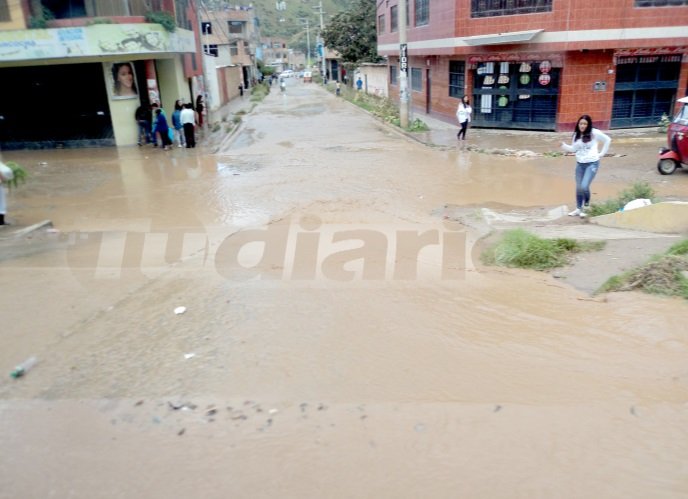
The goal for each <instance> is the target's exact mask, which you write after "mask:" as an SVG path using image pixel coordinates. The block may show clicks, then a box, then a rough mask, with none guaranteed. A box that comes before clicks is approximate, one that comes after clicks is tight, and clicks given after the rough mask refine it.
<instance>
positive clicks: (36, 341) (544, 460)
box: [0, 81, 688, 498]
mask: <svg viewBox="0 0 688 499" xmlns="http://www.w3.org/2000/svg"><path fill="white" fill-rule="evenodd" d="M290 83H291V86H290V88H289V89H288V92H287V95H286V96H283V95H275V94H273V95H271V96H269V97H268V99H267V100H266V101H265V102H264V103H263V104H262V105H261V106H259V107H258V108H257V109H256V111H255V112H254V113H253V114H251V115H249V116H247V117H245V124H244V127H243V129H242V131H241V132H240V133H239V135H238V136H236V137H235V138H234V139H233V140H227V141H225V143H223V144H222V147H221V149H220V151H219V152H218V153H217V154H211V153H210V149H209V148H207V149H203V148H200V149H198V150H195V151H187V150H183V149H179V150H173V151H169V152H163V151H156V150H153V149H133V148H126V149H124V148H122V149H110V150H107V149H105V150H79V151H66V150H65V151H31V152H29V151H25V152H15V153H12V154H9V153H6V154H5V155H4V157H5V159H6V160H7V159H13V160H16V161H18V162H20V163H22V164H24V165H26V166H27V167H28V169H29V170H30V173H31V182H30V183H29V184H28V185H27V186H26V187H24V188H22V189H21V190H17V191H15V192H13V193H12V195H11V196H10V199H9V205H10V218H11V219H12V218H13V219H14V220H15V221H16V222H17V223H19V224H29V223H33V222H34V221H38V220H41V219H45V218H50V219H51V220H52V221H53V223H54V225H55V228H56V229H57V231H56V232H49V233H43V234H36V235H34V236H33V237H31V238H30V239H28V240H25V241H23V242H21V243H18V242H15V243H13V244H12V245H8V244H7V243H6V242H5V243H3V246H2V254H3V256H2V258H0V286H1V287H2V289H3V298H4V305H5V307H4V310H3V314H2V317H3V318H2V324H3V326H2V330H1V331H2V332H1V334H0V344H1V346H2V348H0V366H3V368H4V369H5V371H7V372H9V370H10V369H11V368H12V367H13V366H14V364H15V363H16V362H18V361H20V360H22V359H24V358H26V357H28V356H30V355H36V356H37V357H38V359H39V363H38V365H37V366H36V367H35V368H34V369H33V370H32V371H30V372H29V373H28V374H27V375H26V376H25V377H24V378H21V379H19V380H11V379H10V378H9V377H7V376H5V377H4V378H2V380H1V381H0V396H1V397H2V399H1V400H0V434H1V435H2V437H1V439H2V444H3V450H4V451H3V453H2V457H0V497H8V498H9V497H18V496H25V497H89V498H94V497H151V498H152V497H167V496H169V495H170V494H175V495H177V494H179V495H187V496H191V497H251V498H255V497H266V498H268V497H438V498H439V497H442V498H444V497H446V498H454V497H489V498H499V497H504V498H513V497H638V498H640V497H643V498H645V497H685V495H686V492H687V491H688V480H687V479H686V477H687V476H688V474H687V473H686V470H685V462H686V458H688V449H687V444H686V442H688V429H687V428H688V424H687V423H688V405H687V401H688V398H687V396H688V368H687V367H686V366H687V365H688V364H687V363H686V360H687V359H688V332H687V330H686V328H685V315H686V314H685V304H683V303H681V302H679V301H677V300H671V299H661V298H657V297H650V296H644V295H639V294H618V295H610V296H608V297H607V298H606V299H591V298H590V297H588V296H587V295H585V294H584V293H581V292H579V291H576V290H575V289H573V288H571V287H569V286H567V285H566V284H565V283H561V282H558V281H556V280H554V279H552V278H551V277H550V276H548V275H546V274H539V273H533V272H527V271H514V270H496V269H483V268H480V266H479V265H478V264H477V262H476V261H475V260H476V255H474V254H473V253H472V252H471V243H472V241H473V240H474V237H475V234H472V233H471V232H470V230H467V229H466V228H462V227H460V226H455V225H448V224H446V223H445V221H443V220H442V218H441V216H438V213H441V207H442V206H444V205H446V204H451V205H457V206H461V205H464V206H473V205H475V206H481V205H492V206H505V207H515V208H523V207H539V206H550V205H551V206H556V205H559V204H564V203H569V204H570V197H571V190H572V185H571V178H570V172H571V168H572V167H571V158H556V159H552V158H548V159H543V158H540V159H534V160H533V159H531V160H525V159H513V158H496V157H489V156H486V155H481V154H476V153H470V152H467V151H461V150H433V149H428V148H426V147H424V146H422V145H420V144H416V143H414V142H409V141H407V140H406V139H404V138H402V137H400V136H399V135H398V134H396V133H394V132H392V131H390V130H389V129H388V128H386V127H384V126H382V125H380V124H379V123H377V122H375V121H373V120H371V119H369V118H368V117H367V116H366V115H365V114H363V113H361V112H360V111H359V110H357V109H354V108H351V107H349V106H348V105H347V104H345V103H343V102H340V101H337V100H336V99H335V98H334V97H332V96H329V95H326V94H324V93H323V92H322V91H320V90H319V89H317V88H314V87H309V86H301V84H299V83H297V82H296V81H294V82H290ZM615 159H616V158H611V159H609V160H608V164H609V165H610V167H611V166H612V165H615ZM619 161H620V160H619ZM41 163H46V164H41ZM617 163H618V162H617ZM637 168H642V167H640V166H638V167H637ZM609 170H610V172H611V168H610V169H609ZM594 185H595V191H596V192H597V193H598V194H599V195H600V196H602V195H607V194H609V195H611V194H613V193H615V192H616V191H617V190H618V189H619V187H622V186H623V184H622V183H620V182H618V181H616V180H615V179H614V178H613V175H612V174H611V173H609V174H605V173H604V171H602V172H601V174H600V177H599V178H598V179H597V180H596V183H595V184H594ZM658 185H660V186H661V188H662V189H664V190H665V191H666V192H669V193H675V194H677V195H681V194H683V195H685V193H686V192H687V191H688V190H686V191H684V189H685V187H686V182H685V179H683V178H679V177H677V182H674V183H668V182H664V183H661V184H658ZM250 231H257V232H250ZM261 231H262V232H261ZM270 231H271V232H270ZM350 231H353V232H350ZM362 231H363V232H362ZM402 231H407V232H408V231H410V232H414V231H415V232H414V233H420V232H423V231H428V233H431V234H438V237H441V238H442V240H443V241H445V242H446V241H451V237H453V236H451V234H454V235H456V234H458V235H459V236H457V237H458V239H456V240H457V241H459V244H460V245H461V244H464V243H465V244H464V245H463V246H461V248H462V250H463V251H458V252H457V254H458V255H459V256H460V258H451V259H450V260H449V261H448V262H445V261H444V260H443V256H442V254H441V251H425V252H420V253H416V252H415V250H414V245H413V244H407V243H408V241H407V240H404V239H403V237H404V236H403V235H402ZM433 231H434V232H433ZM266 232H269V234H270V235H269V236H267V237H266V240H267V241H268V242H267V243H266V244H268V245H272V244H274V245H275V246H274V247H273V246H270V247H271V248H275V247H276V248H280V247H281V244H282V243H283V244H284V248H285V250H284V252H283V253H280V251H277V253H276V255H277V256H276V257H275V259H273V260H262V261H261V260H260V256H261V254H262V253H261V247H260V244H259V243H256V242H254V243H250V244H246V245H244V246H242V247H241V248H240V251H239V252H238V253H237V254H234V253H232V251H231V250H232V248H234V249H236V247H237V246H236V244H235V242H236V241H239V240H240V239H237V238H241V237H245V238H247V240H251V237H253V238H254V240H255V238H257V237H258V236H260V235H264V234H265V233H266ZM352 233H355V234H357V235H362V234H363V236H364V237H369V238H370V239H366V241H370V243H369V244H368V245H367V246H365V247H364V249H363V250H361V249H360V248H357V246H356V245H355V244H354V245H347V244H343V245H341V244H335V243H333V242H332V240H331V239H330V240H328V238H331V237H341V238H342V239H346V237H347V235H351V234H352ZM405 241H406V242H405ZM344 242H345V243H346V241H344ZM233 244H234V246H233ZM237 244H238V243H237ZM447 244H450V243H447ZM256 245H257V246H256ZM446 247H450V248H451V249H453V248H456V246H446ZM383 248H384V249H386V251H383ZM435 250H437V247H435ZM345 251H351V252H352V253H345ZM453 256H454V257H455V256H456V254H454V255H453ZM356 257H361V258H362V260H356ZM235 260H236V262H241V264H243V265H244V266H245V267H251V266H252V265H254V264H255V265H256V267H255V268H253V269H252V270H250V271H248V272H245V273H242V272H241V271H240V270H239V269H238V268H237V266H236V265H234V266H233V263H234V261H235ZM364 261H365V263H366V265H367V266H366V267H364V266H363V262H364ZM411 264H412V265H411ZM416 266H417V267H418V268H421V269H422V272H420V271H419V273H418V275H416V276H412V274H404V272H407V271H408V272H410V270H409V269H410V268H412V267H416ZM442 270H446V271H447V272H448V274H447V275H449V276H451V277H450V278H447V277H446V276H445V277H443V275H442V273H441V272H442ZM409 275H411V277H409ZM395 276H397V277H399V276H402V277H403V276H406V278H398V279H397V278H395ZM178 306H184V307H186V312H185V313H184V314H181V315H175V313H174V309H175V307H178Z"/></svg>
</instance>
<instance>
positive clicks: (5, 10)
mask: <svg viewBox="0 0 688 499" xmlns="http://www.w3.org/2000/svg"><path fill="white" fill-rule="evenodd" d="M11 20H12V17H11V16H10V6H9V3H8V0H0V22H6V21H11Z"/></svg>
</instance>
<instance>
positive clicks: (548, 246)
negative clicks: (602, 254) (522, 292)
mask: <svg viewBox="0 0 688 499" xmlns="http://www.w3.org/2000/svg"><path fill="white" fill-rule="evenodd" d="M602 247H604V242H579V241H576V240H575V239H543V238H541V237H538V236H536V235H535V234H531V233H530V232H527V231H525V230H523V229H514V230H509V231H507V232H505V233H504V235H503V236H502V238H501V240H500V241H499V242H498V243H497V244H495V245H494V246H492V247H490V248H488V249H487V250H486V251H484V252H483V254H482V255H481V258H482V261H483V263H485V264H486V265H497V266H501V267H517V268H524V269H533V270H548V269H552V268H555V267H561V266H563V265H566V263H568V261H569V258H570V257H571V255H572V254H574V253H579V252H582V251H597V250H600V249H602Z"/></svg>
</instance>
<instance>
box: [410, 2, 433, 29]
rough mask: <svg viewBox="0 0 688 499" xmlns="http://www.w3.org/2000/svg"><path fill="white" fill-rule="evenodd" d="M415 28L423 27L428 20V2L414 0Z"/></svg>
mask: <svg viewBox="0 0 688 499" xmlns="http://www.w3.org/2000/svg"><path fill="white" fill-rule="evenodd" d="M414 8H415V11H416V15H415V21H416V22H415V26H425V25H426V24H428V21H429V20H430V0H415V6H414Z"/></svg>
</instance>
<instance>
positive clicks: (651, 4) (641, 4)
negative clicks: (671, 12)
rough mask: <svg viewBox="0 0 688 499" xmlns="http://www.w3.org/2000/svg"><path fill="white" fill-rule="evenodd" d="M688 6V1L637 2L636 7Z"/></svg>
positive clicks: (647, 0)
mask: <svg viewBox="0 0 688 499" xmlns="http://www.w3.org/2000/svg"><path fill="white" fill-rule="evenodd" d="M679 5H688V0H635V6H636V7H665V6H669V7H678V6H679Z"/></svg>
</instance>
